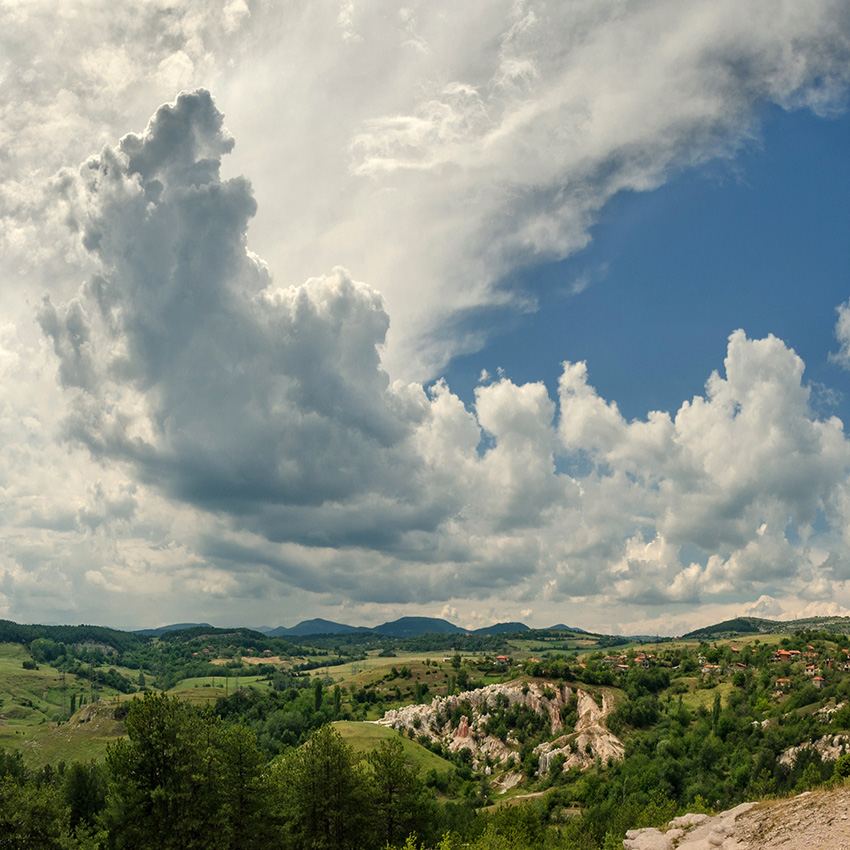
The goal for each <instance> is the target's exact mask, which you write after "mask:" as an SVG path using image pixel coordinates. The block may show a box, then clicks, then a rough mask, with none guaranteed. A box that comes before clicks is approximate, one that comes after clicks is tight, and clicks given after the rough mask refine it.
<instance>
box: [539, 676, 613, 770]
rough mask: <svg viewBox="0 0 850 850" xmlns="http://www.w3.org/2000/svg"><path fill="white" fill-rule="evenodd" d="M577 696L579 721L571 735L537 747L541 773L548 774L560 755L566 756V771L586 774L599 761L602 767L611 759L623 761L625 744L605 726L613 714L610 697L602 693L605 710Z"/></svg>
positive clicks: (586, 697) (584, 695)
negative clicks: (580, 771)
mask: <svg viewBox="0 0 850 850" xmlns="http://www.w3.org/2000/svg"><path fill="white" fill-rule="evenodd" d="M577 694H578V715H579V717H578V721H577V722H576V725H575V732H574V734H572V735H569V734H568V735H562V736H561V737H560V738H558V739H556V740H554V741H552V742H551V743H548V742H547V743H544V744H540V745H538V746H537V748H536V749H535V752H536V753H537V754H538V755H539V756H540V765H539V768H538V769H539V772H540V773H541V774H546V773H548V772H549V770H550V769H551V766H552V763H553V761H554V760H555V758H556V757H557V756H559V755H562V756H564V770H569V769H570V768H572V767H577V768H579V769H580V770H585V769H586V768H588V767H591V766H592V765H593V764H594V763H595V762H596V759H597V758H598V759H600V760H601V761H602V763H603V764H605V763H607V762H608V761H609V760H610V759H613V760H614V761H621V760H622V758H623V752H624V748H623V742H622V741H621V740H620V739H619V738H618V737H617V736H616V735H613V734H612V733H611V732H609V731H608V729H607V728H606V726H605V724H604V720H605V718H606V717H607V716H608V715H609V714H610V713H611V712H612V711H613V709H614V705H613V702H612V700H611V697H610V695H609V694H607V693H603V696H602V706H601V707H600V706H599V704H598V703H597V702H596V700H595V699H594V698H593V697H592V696H590V694H587V693H585V692H584V691H582V690H579V691H578V692H577Z"/></svg>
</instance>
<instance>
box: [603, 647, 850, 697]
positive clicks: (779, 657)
mask: <svg viewBox="0 0 850 850" xmlns="http://www.w3.org/2000/svg"><path fill="white" fill-rule="evenodd" d="M730 649H731V650H732V654H733V655H735V656H739V657H740V653H741V652H744V651H746V650H742V649H741V647H737V646H732V647H730ZM756 651H757V650H756V649H754V648H750V652H752V653H753V654H755V653H756ZM656 660H657V659H656V657H655V656H654V655H652V654H650V653H646V652H638V653H636V654H635V656H634V657H633V658H631V657H629V656H628V655H619V656H614V655H606V656H605V657H604V658H603V659H602V663H603V664H605V665H606V666H608V667H610V668H611V669H613V670H618V671H620V672H626V671H628V670H629V668H630V667H633V666H641V667H650V666H651V665H652V664H654V663H655V662H656ZM697 661H698V663H699V665H700V667H699V670H700V673H701V674H702V675H703V676H720V675H722V674H723V673H735V672H737V671H739V670H742V671H745V670H747V669H751V668H748V665H747V664H745V663H743V661H735V662H733V663H732V664H730V665H722V664H713V663H710V662H709V661H708V660H707V659H706V657H705V656H703V655H701V656H699V658H698V659H697ZM772 661H773V662H775V663H780V662H783V661H788V662H791V663H804V664H805V665H806V666H805V674H806V676H808V677H810V678H811V680H812V684H813V685H814V686H815V687H816V688H818V689H821V688H823V687H825V686H826V680H825V679H824V677H823V676H822V675H821V668H822V667H823V668H827V669H830V670H833V669H835V670H842V671H845V672H849V673H850V649H842V650H841V654H840V655H839V656H838V657H835V658H833V657H829V658H824V659H821V658H820V655H819V653H818V652H817V650H815V648H814V647H813V646H806V648H805V649H804V650H800V649H777V650H776V652H775V653H774V655H773V657H772ZM791 684H792V682H791V679H788V678H785V677H782V678H779V679H777V680H776V688H777V690H779V691H784V690H788V689H789V688H790V687H791Z"/></svg>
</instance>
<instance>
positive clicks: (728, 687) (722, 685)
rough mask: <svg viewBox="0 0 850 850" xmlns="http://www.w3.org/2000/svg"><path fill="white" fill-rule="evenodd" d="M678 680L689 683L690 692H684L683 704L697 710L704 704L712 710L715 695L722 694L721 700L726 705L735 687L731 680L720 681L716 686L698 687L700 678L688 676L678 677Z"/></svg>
mask: <svg viewBox="0 0 850 850" xmlns="http://www.w3.org/2000/svg"><path fill="white" fill-rule="evenodd" d="M676 681H678V682H684V683H686V684H687V685H688V693H686V694H682V705H685V706H687V707H688V708H689V709H690V710H691V711H696V710H697V709H698V708H699V707H700V706H704V707H705V708H707V709H708V710H711V707H712V705H713V704H714V695H715V694H717V693H719V694H720V701H721V703H722V704H723V705H724V706H725V705H727V704H728V702H729V694H731V693H732V691H733V690H734V689H735V686H734V685H733V684H732V683H731V682H719V683H718V684H717V686H716V687H714V688H707V689H705V688H701V689H699V690H697V689H696V685H697V682H698V681H699V679H697V678H694V677H688V678H683V679H677V680H676Z"/></svg>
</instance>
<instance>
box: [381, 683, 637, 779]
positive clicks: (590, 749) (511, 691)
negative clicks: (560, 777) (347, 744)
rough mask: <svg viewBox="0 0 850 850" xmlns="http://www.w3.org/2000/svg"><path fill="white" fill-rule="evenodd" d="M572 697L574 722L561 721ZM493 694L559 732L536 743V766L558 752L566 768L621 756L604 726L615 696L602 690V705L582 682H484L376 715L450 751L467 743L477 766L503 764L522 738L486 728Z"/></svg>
mask: <svg viewBox="0 0 850 850" xmlns="http://www.w3.org/2000/svg"><path fill="white" fill-rule="evenodd" d="M573 697H575V702H574V710H575V712H576V714H577V715H578V719H577V720H576V723H575V726H574V727H572V726H571V727H565V726H564V723H563V721H562V715H563V714H569V713H571V712H572V710H573V706H572V705H571V704H570V701H571V698H573ZM497 699H501V700H502V701H503V702H504V700H507V705H509V706H515V705H516V704H518V703H519V704H522V705H524V706H526V707H527V708H529V709H531V710H532V711H534V712H535V713H537V714H542V715H544V716H546V717H547V718H548V721H549V732H550V734H551V735H557V734H558V733H559V732H561V733H562V734H561V735H560V736H559V737H558V738H556V739H555V740H554V741H552V742H544V743H542V744H540V745H538V746H537V747H536V748H535V752H536V753H537V754H538V755H539V757H540V763H539V772H540V773H541V774H543V773H546V772H548V770H549V768H550V766H551V764H552V760H553V759H554V758H555V757H556V756H557V755H563V756H564V770H569V769H570V768H571V767H578V768H580V769H585V768H587V767H589V766H591V765H593V764H594V763H595V760H596V759H597V758H599V759H601V760H602V761H603V762H607V761H608V760H609V759H614V760H621V759H622V758H623V744H622V742H621V741H620V739H619V738H617V737H616V736H615V735H613V734H612V733H611V732H609V731H608V729H607V728H606V727H605V723H604V721H605V717H607V715H608V714H610V713H611V711H612V710H613V708H614V706H613V701H612V700H611V697H610V695H609V694H607V693H603V696H602V705H599V703H598V702H597V701H596V699H595V698H594V697H593V696H592V695H591V694H590V693H588V692H587V691H585V690H583V689H582V688H572V687H570V686H568V685H561V684H555V683H552V682H529V683H519V682H506V683H503V684H495V685H487V686H486V687H483V688H477V689H476V690H472V691H464V692H463V693H460V694H456V695H451V696H437V697H434V699H433V700H432V701H431V702H430V703H427V704H421V705H407V706H404V707H402V708H398V709H391V710H390V711H388V712H386V714H384V716H383V718H381V719H380V720H377V721H375V722H376V723H379V724H380V725H382V726H389V727H391V728H393V729H396V730H398V731H401V732H403V733H405V734H411V730H412V734H413V735H415V736H419V735H425V736H427V737H428V738H429V739H430V740H431V741H437V742H439V743H440V744H442V745H443V746H445V747H447V748H448V750H449V751H450V752H457V751H458V750H462V749H466V750H469V751H470V752H471V753H472V760H473V765H474V766H475V767H476V768H477V767H479V766H480V765H481V763H482V762H484V761H486V759H487V758H489V760H490V762H491V763H495V764H497V765H500V766H507V762H508V759H509V758H510V757H511V756H515V755H516V753H517V751H518V750H519V747H520V742H519V741H518V740H517V739H516V738H515V737H514V735H513V733H512V732H509V734H508V735H507V737H506V739H505V740H504V741H503V740H501V739H499V738H497V737H495V736H493V735H489V734H487V732H486V731H485V727H486V724H487V721H488V719H489V718H490V714H491V711H492V710H493V708H494V707H495V706H496V704H497ZM459 707H461V708H464V709H466V710H469V709H470V708H471V711H469V714H471V716H469V715H468V714H464V715H462V716H461V717H460V720H459V722H458V723H457V724H456V725H454V724H453V723H452V722H451V716H452V714H453V713H455V712H456V709H458V708H459Z"/></svg>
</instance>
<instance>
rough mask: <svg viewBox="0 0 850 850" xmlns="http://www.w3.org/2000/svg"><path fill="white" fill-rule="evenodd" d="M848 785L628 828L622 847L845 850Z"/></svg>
mask: <svg viewBox="0 0 850 850" xmlns="http://www.w3.org/2000/svg"><path fill="white" fill-rule="evenodd" d="M848 810H850V787H847V786H841V787H838V788H829V789H819V790H817V791H807V792H805V793H804V794H799V795H797V796H796V797H791V798H789V799H786V800H770V801H764V802H761V803H742V804H741V805H739V806H736V807H735V808H734V809H730V810H729V811H726V812H721V813H720V814H718V815H713V816H709V815H705V814H689V815H683V816H682V817H679V818H674V819H673V820H671V821H670V823H669V824H668V826H667V828H666V829H664V830H661V829H651V828H650V829H635V830H630V831H629V832H627V833H626V839H625V840H624V841H623V847H624V850H847V848H848V847H850V815H848Z"/></svg>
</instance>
